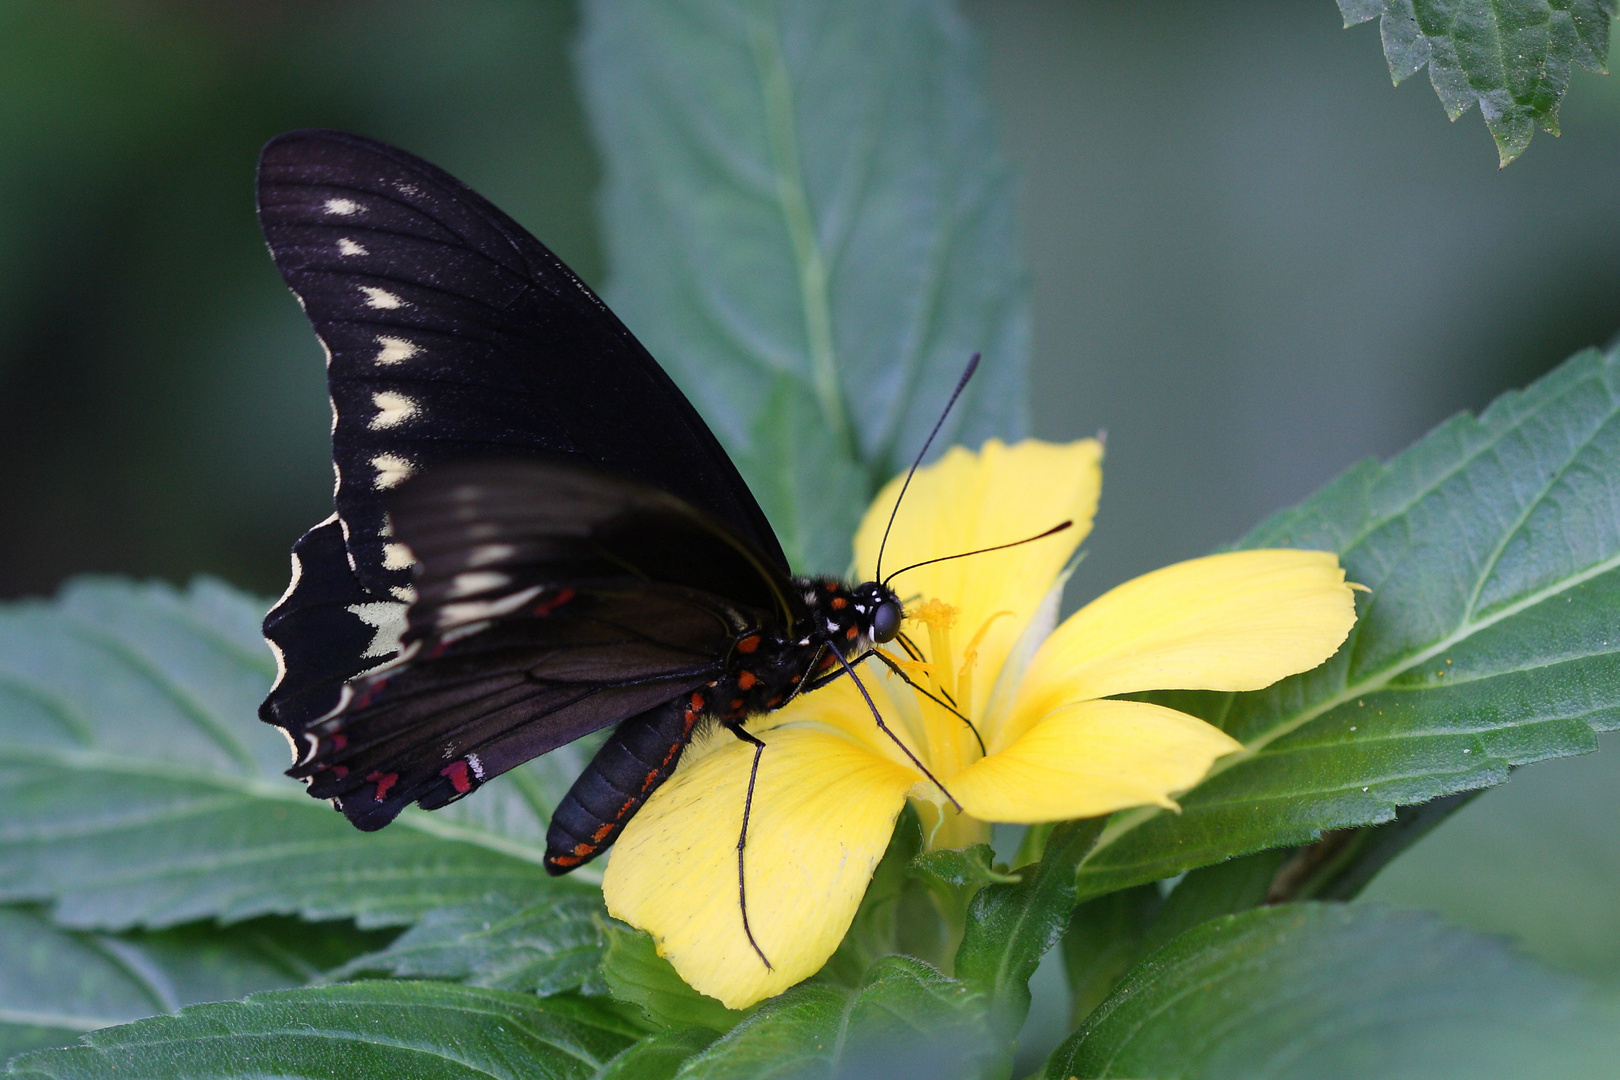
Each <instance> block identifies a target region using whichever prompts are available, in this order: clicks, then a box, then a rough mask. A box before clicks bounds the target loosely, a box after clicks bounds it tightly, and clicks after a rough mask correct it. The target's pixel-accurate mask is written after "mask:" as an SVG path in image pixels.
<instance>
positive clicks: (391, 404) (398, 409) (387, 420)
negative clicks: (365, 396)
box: [371, 390, 421, 431]
mask: <svg viewBox="0 0 1620 1080" xmlns="http://www.w3.org/2000/svg"><path fill="white" fill-rule="evenodd" d="M371 403H372V404H373V405H375V406H376V407H377V415H376V416H373V417H372V418H371V430H372V431H382V430H383V429H385V428H391V427H398V426H399V425H400V424H403V423H404V422H405V421H407V420H409V419H411V418H412V417H414V416H415V415H416V414H417V413H418V412H420V411H421V408H420V406H418V405H417V403H416V402H415V401H414V400H412V399H411V398H408V397H406V396H405V395H404V394H400V393H396V392H394V391H393V390H383V391H381V392H379V393H376V394H372V395H371Z"/></svg>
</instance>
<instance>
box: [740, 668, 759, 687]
mask: <svg viewBox="0 0 1620 1080" xmlns="http://www.w3.org/2000/svg"><path fill="white" fill-rule="evenodd" d="M757 682H759V679H758V678H757V677H756V676H755V675H754V673H753V672H752V671H740V672H738V673H737V687H738V689H741V690H752V689H753V688H754V684H755V683H757Z"/></svg>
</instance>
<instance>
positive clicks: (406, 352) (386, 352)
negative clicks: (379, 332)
mask: <svg viewBox="0 0 1620 1080" xmlns="http://www.w3.org/2000/svg"><path fill="white" fill-rule="evenodd" d="M377 344H378V345H380V346H382V348H380V349H378V350H377V355H376V356H374V357H372V360H373V362H375V363H378V364H385V365H386V364H403V363H404V362H405V361H407V360H409V359H410V358H411V357H413V356H415V355H416V354H417V353H419V352H421V351H422V350H421V349H419V348H417V347H416V345H415V344H414V343H412V342H409V341H406V340H405V339H404V338H400V337H387V336H386V335H385V336H379V337H378V338H377Z"/></svg>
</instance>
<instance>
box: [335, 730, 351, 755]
mask: <svg viewBox="0 0 1620 1080" xmlns="http://www.w3.org/2000/svg"><path fill="white" fill-rule="evenodd" d="M348 745H349V737H348V736H347V735H345V734H343V733H342V732H339V733H338V734H336V735H333V736H332V750H333V751H334V752H335V751H338V750H342V749H343V748H344V747H346V746H348Z"/></svg>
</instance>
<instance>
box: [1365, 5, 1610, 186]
mask: <svg viewBox="0 0 1620 1080" xmlns="http://www.w3.org/2000/svg"><path fill="white" fill-rule="evenodd" d="M1339 11H1340V13H1341V14H1342V15H1343V16H1344V25H1345V26H1347V27H1348V26H1354V25H1356V24H1357V23H1362V22H1366V21H1367V20H1369V19H1371V18H1373V17H1374V16H1381V18H1380V20H1379V29H1380V31H1381V33H1382V35H1383V39H1384V57H1385V58H1386V59H1387V60H1388V61H1389V74H1390V77H1391V78H1392V79H1394V80H1395V83H1396V85H1400V83H1401V82H1402V80H1404V79H1406V78H1407V77H1408V76H1410V75H1414V74H1416V73H1417V72H1418V71H1421V70H1422V69H1423V67H1424V65H1428V68H1429V81H1430V82H1431V83H1433V84H1434V91H1435V93H1437V94H1439V95H1440V103H1441V104H1442V105H1444V106H1445V109H1446V115H1447V116H1449V117H1451V119H1453V120H1455V119H1457V118H1458V117H1459V116H1461V115H1462V114H1463V113H1465V112H1467V111H1468V110H1469V109H1470V108H1472V107H1473V106H1474V104H1475V103H1476V102H1478V104H1479V111H1480V113H1481V114H1482V115H1483V116H1484V117H1485V126H1486V127H1488V128H1489V129H1490V132H1491V137H1492V138H1494V139H1495V140H1496V150H1497V154H1498V155H1499V156H1500V158H1501V163H1502V164H1503V165H1506V164H1507V163H1508V162H1510V161H1512V160H1513V159H1514V158H1516V157H1518V156H1519V155H1520V154H1522V153H1524V151H1525V149H1526V148H1528V147H1529V145H1530V137H1531V136H1532V135H1534V134H1535V131H1536V125H1537V124H1540V125H1541V127H1542V130H1544V131H1549V132H1551V133H1552V134H1554V135H1557V134H1558V106H1559V104H1560V103H1561V102H1562V101H1563V100H1564V91H1565V90H1567V89H1568V88H1569V66H1570V64H1571V63H1575V64H1579V65H1581V66H1582V67H1584V68H1587V69H1589V70H1591V71H1599V72H1607V71H1608V68H1607V66H1606V64H1607V60H1608V55H1609V22H1610V20H1611V19H1612V18H1613V17H1614V13H1615V0H1516V2H1515V3H1502V2H1500V0H1339Z"/></svg>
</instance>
